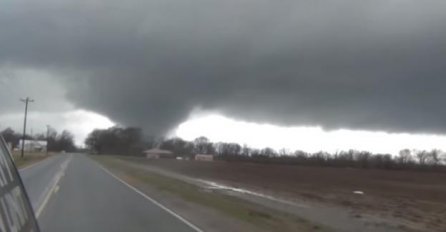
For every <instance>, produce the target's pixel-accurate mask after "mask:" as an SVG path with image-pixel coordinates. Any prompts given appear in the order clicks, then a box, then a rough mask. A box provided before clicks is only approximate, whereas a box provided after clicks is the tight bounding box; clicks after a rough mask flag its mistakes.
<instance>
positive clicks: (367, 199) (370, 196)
mask: <svg viewBox="0 0 446 232" xmlns="http://www.w3.org/2000/svg"><path fill="white" fill-rule="evenodd" d="M121 159H126V160H132V161H137V162H138V163H144V164H148V165H152V166H156V167H160V168H163V169H165V170H170V171H173V172H176V173H180V174H184V175H187V176H190V177H195V178H201V179H206V180H214V181H219V182H221V183H225V184H230V185H231V186H235V187H243V188H249V189H251V190H256V191H261V192H263V193H268V194H273V195H275V196H280V197H284V198H287V199H299V200H302V199H304V200H306V201H308V202H313V203H315V204H329V205H336V206H342V207H345V208H348V209H350V210H351V212H352V213H353V214H355V215H356V216H357V217H361V216H362V215H366V214H367V215H375V216H377V217H379V218H392V219H393V220H398V221H399V222H400V223H399V224H400V227H401V229H403V230H405V229H406V228H407V230H409V228H410V229H416V230H421V231H446V173H435V172H417V171H392V170H366V169H354V168H328V167H302V166H292V165H269V164H251V163H237V162H224V161H215V162H197V161H178V160H146V159H144V158H121ZM353 191H362V192H364V195H356V194H353Z"/></svg>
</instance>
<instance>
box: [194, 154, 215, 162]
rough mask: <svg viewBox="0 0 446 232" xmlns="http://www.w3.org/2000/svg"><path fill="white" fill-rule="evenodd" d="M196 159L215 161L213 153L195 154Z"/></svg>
mask: <svg viewBox="0 0 446 232" xmlns="http://www.w3.org/2000/svg"><path fill="white" fill-rule="evenodd" d="M195 160H196V161H208V162H209V161H214V156H213V155H206V154H197V155H195Z"/></svg>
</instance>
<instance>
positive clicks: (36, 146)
mask: <svg viewBox="0 0 446 232" xmlns="http://www.w3.org/2000/svg"><path fill="white" fill-rule="evenodd" d="M22 143H23V140H20V141H19V146H18V147H19V148H21V147H22ZM46 149H47V141H45V140H25V146H24V150H25V151H26V152H46Z"/></svg>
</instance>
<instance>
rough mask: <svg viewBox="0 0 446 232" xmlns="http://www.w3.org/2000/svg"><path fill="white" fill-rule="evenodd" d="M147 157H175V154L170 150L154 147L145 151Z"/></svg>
mask: <svg viewBox="0 0 446 232" xmlns="http://www.w3.org/2000/svg"><path fill="white" fill-rule="evenodd" d="M143 153H144V155H145V156H146V158H147V159H174V158H175V155H174V154H173V153H172V152H171V151H168V150H162V149H159V148H153V149H149V150H145V151H143Z"/></svg>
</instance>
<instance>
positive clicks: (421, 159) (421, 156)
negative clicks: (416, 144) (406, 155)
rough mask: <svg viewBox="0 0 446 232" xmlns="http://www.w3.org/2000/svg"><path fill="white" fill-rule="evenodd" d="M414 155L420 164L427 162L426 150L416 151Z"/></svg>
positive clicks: (427, 154)
mask: <svg viewBox="0 0 446 232" xmlns="http://www.w3.org/2000/svg"><path fill="white" fill-rule="evenodd" d="M416 156H417V158H418V163H419V164H420V165H425V164H426V163H427V160H428V157H429V153H428V152H427V151H416Z"/></svg>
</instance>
